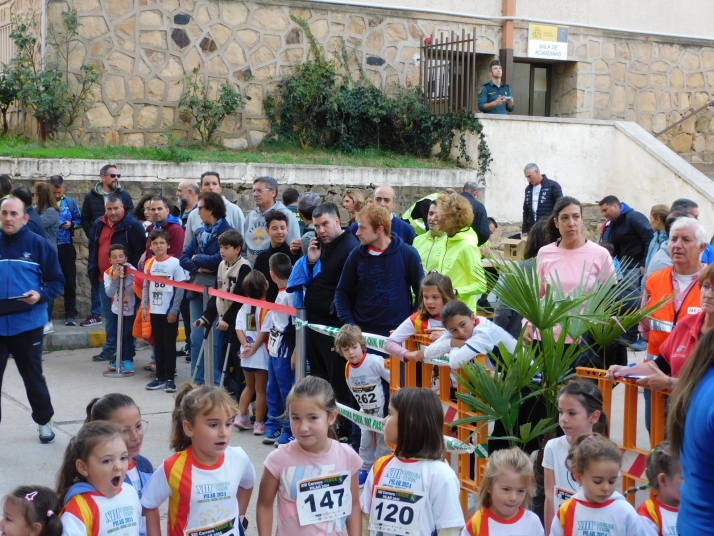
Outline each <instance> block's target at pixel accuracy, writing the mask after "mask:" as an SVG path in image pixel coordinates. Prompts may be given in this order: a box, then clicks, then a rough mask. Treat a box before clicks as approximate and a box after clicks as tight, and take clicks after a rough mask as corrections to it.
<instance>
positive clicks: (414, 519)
mask: <svg viewBox="0 0 714 536" xmlns="http://www.w3.org/2000/svg"><path fill="white" fill-rule="evenodd" d="M423 499H424V496H423V495H417V494H416V493H410V492H409V491H404V490H396V489H390V488H377V489H376V490H375V492H374V497H372V510H371V511H370V513H369V530H370V531H376V532H387V533H389V534H403V535H404V536H412V535H413V536H418V535H419V533H420V524H419V517H421V512H422V510H423V509H424V500H423Z"/></svg>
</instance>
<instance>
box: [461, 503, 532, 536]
mask: <svg viewBox="0 0 714 536" xmlns="http://www.w3.org/2000/svg"><path fill="white" fill-rule="evenodd" d="M521 534H522V535H524V536H525V535H527V536H543V535H544V534H545V530H543V524H542V523H541V522H540V519H539V518H538V516H537V515H535V514H534V513H533V512H531V511H530V510H525V509H523V508H521V509H520V511H519V512H518V513H517V514H516V515H515V516H514V517H513V518H511V519H509V520H505V519H501V518H500V517H498V516H496V515H495V514H494V513H493V512H491V510H489V509H488V508H484V509H483V510H479V511H478V512H476V513H475V514H474V515H473V517H471V519H469V520H468V521H467V522H466V526H465V527H464V528H463V529H462V530H461V536H520V535H521Z"/></svg>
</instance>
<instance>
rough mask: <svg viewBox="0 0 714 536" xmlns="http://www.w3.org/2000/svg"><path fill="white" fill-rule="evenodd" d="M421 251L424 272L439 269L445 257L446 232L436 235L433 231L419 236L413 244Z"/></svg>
mask: <svg viewBox="0 0 714 536" xmlns="http://www.w3.org/2000/svg"><path fill="white" fill-rule="evenodd" d="M412 245H413V246H414V247H415V248H416V250H417V251H418V252H419V257H421V265H422V266H423V267H424V273H427V272H428V271H429V270H438V269H439V265H440V264H441V260H442V259H443V257H444V246H445V245H446V233H442V234H441V236H437V237H434V236H433V235H432V234H431V231H429V232H427V233H424V234H422V235H419V236H417V237H416V238H415V239H414V244H412Z"/></svg>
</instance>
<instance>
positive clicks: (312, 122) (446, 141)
mask: <svg viewBox="0 0 714 536" xmlns="http://www.w3.org/2000/svg"><path fill="white" fill-rule="evenodd" d="M291 18H292V19H293V21H295V22H296V23H297V24H299V25H300V26H301V27H302V29H303V30H304V32H305V35H306V36H307V38H308V40H309V43H310V51H309V55H308V60H307V61H306V62H305V63H300V64H297V65H295V66H294V68H293V71H292V73H291V74H290V75H289V76H286V77H285V78H283V79H281V80H280V81H279V82H278V83H277V89H276V91H275V92H274V93H272V94H270V95H268V96H267V97H266V99H265V102H264V107H265V112H266V114H267V116H268V119H269V120H270V124H271V128H272V132H271V136H272V138H273V139H278V140H287V141H297V142H299V143H300V144H301V145H302V146H303V147H305V148H306V147H322V148H331V149H337V150H340V151H344V152H348V153H349V152H354V151H359V150H361V149H367V148H379V149H386V150H390V151H394V152H396V153H399V154H406V155H413V156H419V157H430V156H431V155H432V150H433V148H434V147H435V146H437V145H438V147H439V151H438V152H437V154H436V157H437V158H440V159H442V160H446V159H448V158H450V156H451V153H452V148H453V147H454V142H455V138H456V137H457V136H458V144H457V145H456V149H457V156H456V160H457V162H458V163H459V164H460V165H463V164H466V163H468V162H471V161H472V156H471V155H470V154H469V153H468V148H467V144H466V133H467V132H470V133H474V134H476V135H477V136H478V137H479V144H478V155H477V159H478V165H477V170H478V174H479V176H484V175H485V173H486V172H487V171H488V170H489V164H490V162H491V153H490V151H489V149H488V144H487V143H486V140H485V135H484V133H483V126H482V125H481V122H480V121H479V120H478V119H476V118H475V117H474V116H473V114H472V113H471V111H469V110H468V109H465V108H464V109H463V110H461V111H459V112H448V113H446V114H443V115H432V114H431V113H430V112H429V109H428V108H427V107H426V106H425V104H424V94H423V92H422V89H421V88H420V87H412V88H403V87H399V88H395V90H394V91H391V92H390V94H389V95H388V94H387V93H386V92H385V91H383V90H382V89H380V88H377V87H375V86H374V85H373V84H372V83H371V81H369V80H368V79H367V77H366V76H365V74H364V72H363V70H362V66H361V62H360V61H359V59H358V58H357V57H356V55H355V53H354V51H348V50H347V47H346V45H345V42H344V40H343V41H342V48H341V50H340V51H339V52H338V53H337V54H336V55H335V56H336V58H335V59H333V60H327V59H326V58H325V52H324V49H323V47H322V46H321V45H320V44H319V43H318V42H317V39H316V38H315V36H314V35H313V34H312V32H311V31H310V27H309V25H308V24H307V22H306V21H305V20H304V19H300V18H297V17H294V16H291ZM359 46H360V43H357V45H356V47H355V48H358V47H359ZM351 63H353V64H356V68H357V71H358V74H359V76H358V77H357V79H355V78H354V77H353V76H352V74H351V70H350V64H351Z"/></svg>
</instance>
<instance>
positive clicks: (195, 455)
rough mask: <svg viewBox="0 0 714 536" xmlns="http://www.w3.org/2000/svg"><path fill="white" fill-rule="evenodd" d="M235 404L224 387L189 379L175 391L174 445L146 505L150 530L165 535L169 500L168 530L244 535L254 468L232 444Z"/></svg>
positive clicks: (184, 534)
mask: <svg viewBox="0 0 714 536" xmlns="http://www.w3.org/2000/svg"><path fill="white" fill-rule="evenodd" d="M235 416H236V406H235V402H234V401H233V399H232V398H231V397H230V396H229V395H228V393H226V392H225V391H224V390H223V389H221V388H219V387H214V386H208V385H202V386H200V387H199V386H195V385H191V384H190V383H184V384H183V385H182V386H181V387H180V388H179V390H178V393H177V394H176V403H175V406H174V411H173V415H172V427H171V443H170V446H171V448H172V449H173V450H174V451H176V454H174V455H173V456H171V457H170V458H168V459H166V460H164V461H163V463H162V464H161V465H160V466H159V467H158V468H157V469H156V472H155V473H154V476H152V477H151V480H149V483H148V485H147V486H146V489H145V490H144V494H143V495H142V497H141V505H142V506H143V507H144V512H145V514H146V528H147V533H148V535H149V536H161V524H160V517H159V506H161V505H162V504H163V503H164V501H166V500H167V499H168V500H169V515H168V519H167V523H168V531H167V534H168V536H192V535H196V536H197V535H200V534H221V535H222V536H243V534H244V532H243V529H244V528H245V526H247V525H245V526H244V521H245V517H244V516H245V512H246V510H247V509H248V503H249V502H250V496H251V494H252V493H253V485H254V483H255V469H254V468H253V464H252V463H251V461H250V459H249V458H248V455H247V454H246V453H245V452H244V451H243V449H242V448H240V447H229V446H228V444H229V443H230V440H231V433H232V431H233V421H234V420H235Z"/></svg>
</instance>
